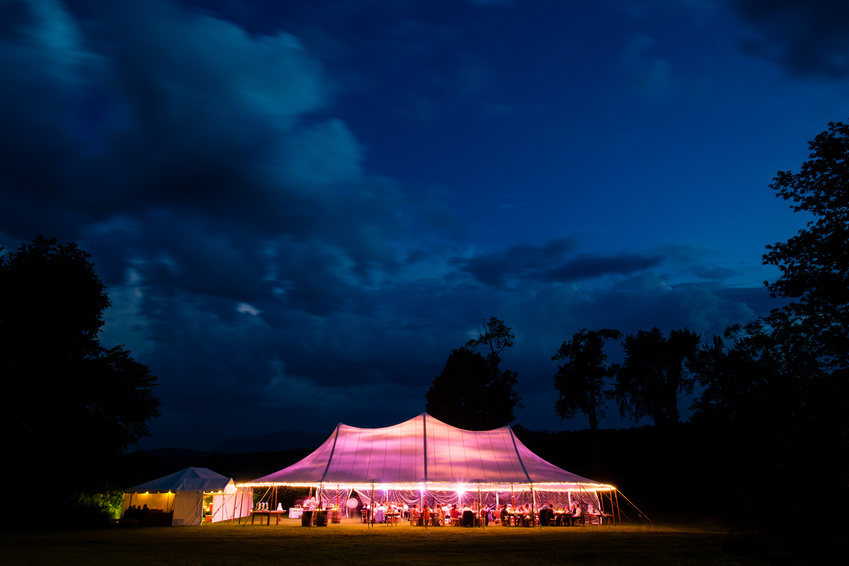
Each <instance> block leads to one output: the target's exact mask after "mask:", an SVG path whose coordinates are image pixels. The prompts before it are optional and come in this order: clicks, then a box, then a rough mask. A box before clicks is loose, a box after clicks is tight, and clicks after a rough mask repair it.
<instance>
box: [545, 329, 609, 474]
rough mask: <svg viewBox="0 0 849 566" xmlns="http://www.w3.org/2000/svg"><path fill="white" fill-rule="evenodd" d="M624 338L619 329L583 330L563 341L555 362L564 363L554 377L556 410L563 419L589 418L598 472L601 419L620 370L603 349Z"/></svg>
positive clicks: (594, 464) (554, 359) (595, 468)
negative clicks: (598, 437) (612, 384)
mask: <svg viewBox="0 0 849 566" xmlns="http://www.w3.org/2000/svg"><path fill="white" fill-rule="evenodd" d="M620 338H622V333H621V332H619V331H618V330H610V329H609V328H602V329H601V330H589V331H588V330H586V329H583V330H580V331H578V332H576V333H575V334H574V335H573V336H572V340H571V341H564V342H563V344H561V345H560V349H559V350H558V351H557V353H556V354H555V355H554V356H552V357H551V359H552V361H560V360H563V361H564V362H565V363H564V364H562V365H560V366H558V368H557V372H556V373H555V374H554V389H555V390H556V391H557V393H558V399H557V401H556V402H555V404H554V410H555V411H556V412H557V414H558V415H560V418H561V419H571V418H573V417H574V416H575V415H576V414H578V413H581V414H584V415H586V417H587V419H588V420H589V423H590V437H591V439H592V443H591V453H590V457H591V460H592V462H593V469H594V470H597V469H598V462H599V455H598V442H597V440H596V438H597V431H598V421H599V418H603V417H604V415H605V400H606V398H607V396H608V389H607V388H608V383H609V381H610V379H611V378H612V377H613V376H614V375H616V372H617V370H618V368H617V366H616V365H615V364H613V365H608V363H607V354H606V353H605V351H604V346H605V344H607V343H608V342H613V341H616V340H619V339H620Z"/></svg>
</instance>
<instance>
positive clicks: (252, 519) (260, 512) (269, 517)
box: [251, 511, 286, 525]
mask: <svg viewBox="0 0 849 566" xmlns="http://www.w3.org/2000/svg"><path fill="white" fill-rule="evenodd" d="M285 512H286V511H251V525H253V524H254V517H256V516H257V515H259V524H260V525H261V524H262V517H263V515H267V516H268V522H267V523H266V524H267V525H270V524H271V516H272V515H274V516H275V517H277V522H276V523H274V524H275V525H279V524H280V515H282V514H283V513H285Z"/></svg>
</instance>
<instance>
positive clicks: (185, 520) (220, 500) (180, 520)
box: [123, 468, 253, 527]
mask: <svg viewBox="0 0 849 566" xmlns="http://www.w3.org/2000/svg"><path fill="white" fill-rule="evenodd" d="M210 493H215V494H220V495H221V496H217V497H216V498H213V508H212V521H213V522H218V521H223V520H229V519H233V518H239V517H244V516H247V515H248V514H249V513H250V509H251V506H252V505H253V491H252V490H251V489H250V488H244V489H237V488H236V484H235V482H234V481H233V479H232V478H228V477H225V476H222V475H221V474H218V473H215V472H213V471H212V470H210V469H209V468H186V469H185V470H180V471H179V472H175V473H173V474H169V475H167V476H163V477H161V478H157V479H155V480H151V481H149V482H146V483H143V484H139V485H136V486H133V487H131V488H128V489H126V490H125V492H124V505H123V511H126V510H127V508H128V507H129V506H130V505H139V506H141V505H147V506H148V507H149V508H150V509H162V510H163V511H166V512H171V511H173V512H174V515H173V519H172V522H171V524H172V525H173V526H175V527H176V526H186V525H200V524H201V522H202V521H203V497H204V494H210Z"/></svg>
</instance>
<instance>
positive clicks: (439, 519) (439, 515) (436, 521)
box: [433, 505, 445, 527]
mask: <svg viewBox="0 0 849 566" xmlns="http://www.w3.org/2000/svg"><path fill="white" fill-rule="evenodd" d="M444 524H445V511H443V510H442V507H441V506H440V505H437V506H436V516H434V518H433V526H434V527H437V526H439V527H441V526H443V525H444Z"/></svg>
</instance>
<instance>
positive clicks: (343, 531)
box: [0, 519, 777, 566]
mask: <svg viewBox="0 0 849 566" xmlns="http://www.w3.org/2000/svg"><path fill="white" fill-rule="evenodd" d="M727 541H728V534H727V533H726V532H725V531H724V530H722V529H720V528H718V527H716V526H712V525H710V524H705V523H702V522H699V521H690V522H680V521H679V522H675V523H666V524H654V525H640V526H615V527H612V528H609V527H607V526H603V527H598V526H591V527H571V528H570V527H561V528H551V527H549V528H542V529H541V528H539V527H537V528H517V527H497V526H493V527H488V528H485V529H481V528H462V527H437V528H429V529H423V528H421V527H411V526H410V525H409V524H402V525H394V526H392V525H377V526H375V527H372V528H367V526H366V525H363V524H360V523H359V522H354V521H350V522H348V521H347V520H345V521H343V522H342V524H336V525H330V526H328V527H322V528H318V527H313V528H306V527H301V526H300V522H299V521H297V520H289V519H286V520H284V521H283V522H281V524H280V525H273V524H272V525H271V526H266V525H262V526H260V525H251V524H249V523H248V524H247V525H235V524H215V525H203V526H199V527H171V528H168V527H162V528H153V527H149V528H112V529H106V530H95V531H76V532H47V533H20V534H11V533H6V534H3V535H0V545H2V549H3V550H2V554H1V555H2V560H0V562H2V563H5V564H85V565H91V564H95V565H96V564H204V565H206V564H265V563H275V562H290V561H295V562H301V563H306V564H313V563H321V564H369V565H370V566H379V565H383V564H393V565H397V564H405V565H407V564H414V565H415V564H441V565H443V566H447V565H453V564H510V563H513V564H538V563H543V562H545V563H557V564H576V565H582V564H617V565H619V564H622V565H626V564H646V565H659V564H660V565H662V564H687V565H692V564H696V565H698V564H711V565H714V564H729V565H731V564H741V565H748V564H768V563H773V562H774V560H775V558H776V557H777V555H776V554H775V553H774V552H772V551H766V550H764V549H762V550H761V552H759V553H758V555H757V556H745V555H738V554H729V553H726V552H724V551H723V542H727ZM769 559H772V561H771V560H769Z"/></svg>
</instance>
